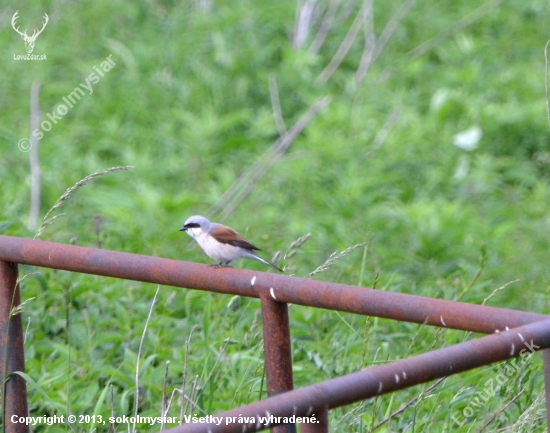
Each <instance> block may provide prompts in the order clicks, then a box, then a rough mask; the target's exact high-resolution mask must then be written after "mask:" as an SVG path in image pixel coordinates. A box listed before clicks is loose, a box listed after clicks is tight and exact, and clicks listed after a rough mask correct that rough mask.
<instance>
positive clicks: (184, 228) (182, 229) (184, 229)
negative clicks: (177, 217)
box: [179, 226, 187, 232]
mask: <svg viewBox="0 0 550 433" xmlns="http://www.w3.org/2000/svg"><path fill="white" fill-rule="evenodd" d="M179 231H180V232H186V231H187V227H185V226H183V227H182V228H181V229H180V230H179Z"/></svg>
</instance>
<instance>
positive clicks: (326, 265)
mask: <svg viewBox="0 0 550 433" xmlns="http://www.w3.org/2000/svg"><path fill="white" fill-rule="evenodd" d="M367 244H368V242H361V243H360V244H357V245H353V246H351V247H349V248H346V249H345V250H344V251H341V252H337V251H335V252H334V253H332V254H331V255H330V257H329V258H328V259H327V261H326V262H325V263H323V264H322V265H321V266H319V267H318V268H317V269H315V270H314V271H313V272H311V273H310V274H308V275H307V276H306V277H305V278H306V279H310V278H312V277H314V276H315V275H317V274H320V273H321V272H324V271H326V270H327V269H328V268H330V267H331V266H332V265H334V263H335V262H336V260H339V259H341V258H342V257H345V256H346V255H348V254H349V253H350V252H352V251H353V250H355V249H357V248H360V247H362V246H363V245H367Z"/></svg>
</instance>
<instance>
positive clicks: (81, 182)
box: [33, 165, 133, 239]
mask: <svg viewBox="0 0 550 433" xmlns="http://www.w3.org/2000/svg"><path fill="white" fill-rule="evenodd" d="M131 168H133V167H132V166H130V165H127V166H121V167H111V168H108V169H106V170H103V171H98V172H96V173H92V174H90V175H88V176H86V177H85V178H84V179H82V180H79V181H78V182H77V183H75V184H74V185H73V186H71V187H70V188H69V189H67V191H65V193H64V194H63V195H62V196H61V197H59V199H58V200H57V201H56V202H55V204H54V205H53V206H52V208H51V209H50V210H49V211H48V212H47V213H46V215H45V216H44V221H45V222H44V223H42V225H41V226H40V228H39V229H38V233H36V235H35V236H34V238H33V239H37V238H38V237H39V236H40V234H42V231H43V230H44V228H45V227H46V225H49V224H51V223H52V222H53V220H54V219H55V217H54V218H52V219H50V220H48V219H47V218H48V216H50V214H51V213H52V212H53V211H55V210H57V209H59V208H60V207H61V206H62V205H63V203H64V202H65V201H66V200H67V199H69V197H70V196H71V195H72V194H73V193H74V192H75V191H76V190H77V189H78V188H80V187H81V186H84V185H86V184H87V183H88V182H90V181H91V180H92V179H95V178H96V177H99V176H103V175H105V174H109V173H112V172H113V171H119V170H129V169H131ZM58 216H60V215H58Z"/></svg>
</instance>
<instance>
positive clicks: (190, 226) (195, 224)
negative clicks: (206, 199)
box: [184, 223, 201, 229]
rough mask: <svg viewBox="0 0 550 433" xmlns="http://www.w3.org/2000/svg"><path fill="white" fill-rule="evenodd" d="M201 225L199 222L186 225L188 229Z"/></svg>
mask: <svg viewBox="0 0 550 433" xmlns="http://www.w3.org/2000/svg"><path fill="white" fill-rule="evenodd" d="M200 226H201V225H200V224H197V223H189V224H185V225H184V227H185V228H186V229H194V228H197V227H200Z"/></svg>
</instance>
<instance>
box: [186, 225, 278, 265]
mask: <svg viewBox="0 0 550 433" xmlns="http://www.w3.org/2000/svg"><path fill="white" fill-rule="evenodd" d="M180 231H184V232H187V234H188V235H189V236H191V237H192V238H193V239H195V240H196V241H197V243H198V244H199V246H200V247H201V248H202V249H203V251H204V252H205V253H206V255H207V256H208V257H210V258H212V259H214V260H217V261H218V262H219V263H218V264H216V265H214V266H217V267H220V266H228V265H229V263H231V262H232V261H234V260H237V259H241V258H244V259H254V260H258V261H259V262H262V263H264V264H266V265H268V266H271V267H272V268H274V269H277V270H278V271H279V272H284V271H283V270H282V269H280V268H278V267H277V266H275V265H274V264H273V263H269V262H268V261H267V260H264V259H262V258H261V257H259V256H258V255H256V253H255V252H254V250H257V251H261V250H260V249H259V248H257V247H255V246H254V245H252V244H251V243H250V242H248V241H247V240H246V239H245V238H243V237H242V236H240V235H239V234H238V233H237V232H236V231H235V230H233V229H232V228H231V227H227V226H224V225H222V224H217V223H213V222H210V221H208V220H207V219H206V218H205V217H202V216H200V215H194V216H192V217H189V218H188V219H187V221H185V224H184V225H183V227H182V228H181V229H180Z"/></svg>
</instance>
